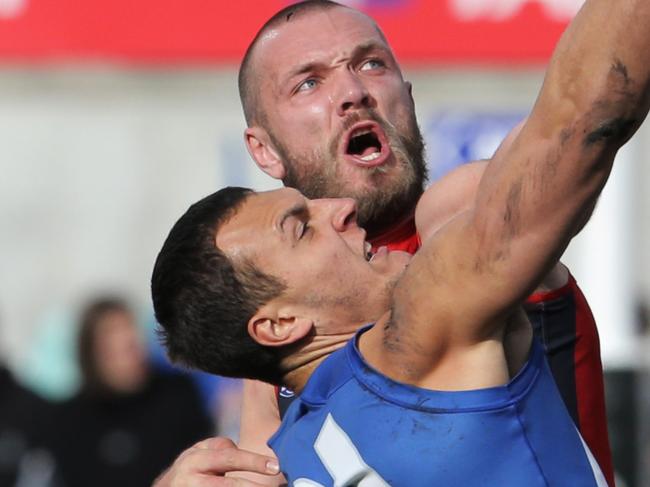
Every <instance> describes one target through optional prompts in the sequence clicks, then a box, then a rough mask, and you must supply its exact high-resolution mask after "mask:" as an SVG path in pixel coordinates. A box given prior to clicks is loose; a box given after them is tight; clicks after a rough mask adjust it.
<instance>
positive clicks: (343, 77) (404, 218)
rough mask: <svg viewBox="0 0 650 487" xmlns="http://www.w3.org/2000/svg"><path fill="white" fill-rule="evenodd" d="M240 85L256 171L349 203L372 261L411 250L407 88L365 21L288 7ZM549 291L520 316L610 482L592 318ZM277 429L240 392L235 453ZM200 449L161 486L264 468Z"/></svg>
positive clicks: (445, 191)
mask: <svg viewBox="0 0 650 487" xmlns="http://www.w3.org/2000/svg"><path fill="white" fill-rule="evenodd" d="M239 81H240V94H241V98H242V105H243V107H244V113H245V116H246V120H247V124H248V128H247V129H246V131H245V138H246V143H247V146H248V148H249V151H250V153H251V155H252V156H253V158H254V159H255V161H256V163H257V164H258V166H259V167H260V168H261V169H262V170H264V171H265V172H266V173H267V174H269V175H271V176H272V177H274V178H277V179H281V180H282V181H283V182H284V184H285V185H287V186H290V187H295V188H297V189H300V190H301V192H303V193H304V194H305V195H307V196H309V197H311V198H319V197H339V196H348V197H353V198H354V199H355V200H356V201H357V207H358V208H357V219H358V221H359V224H360V225H361V226H362V227H364V228H365V229H366V231H367V232H368V239H369V241H370V242H371V243H372V244H373V245H374V247H375V249H377V248H379V247H381V246H384V245H387V246H388V247H389V248H391V249H403V250H407V251H409V252H414V251H415V250H416V249H417V248H418V247H419V243H420V238H419V236H418V235H417V233H416V231H415V225H414V219H413V215H414V210H415V205H416V203H417V201H418V199H419V198H420V195H421V194H422V190H423V187H424V181H425V178H426V166H425V163H424V156H423V144H422V138H421V135H420V132H419V129H418V127H417V123H416V120H415V114H414V105H413V99H412V97H411V86H410V83H408V82H407V81H405V80H404V79H403V76H402V73H401V71H400V68H399V65H398V64H397V62H396V60H395V58H394V56H393V53H392V51H391V49H390V46H389V45H388V43H387V41H386V39H385V37H384V36H383V34H382V33H381V31H380V30H379V28H378V27H377V25H376V24H375V23H374V21H372V19H370V18H369V17H367V16H366V15H364V14H362V13H360V12H358V11H356V10H353V9H350V8H347V7H343V6H341V5H339V4H336V3H333V2H328V1H311V2H304V3H301V4H298V5H294V6H290V7H287V8H286V9H284V10H282V11H281V12H279V13H278V14H276V15H275V16H274V17H273V18H272V19H270V20H269V21H268V22H267V23H266V24H265V25H264V26H263V27H262V29H261V30H260V31H259V33H258V35H257V36H256V38H255V40H254V41H253V42H252V43H251V46H250V47H249V49H248V51H247V53H246V56H245V58H244V61H243V62H242V67H241V70H240V80H239ZM514 135H515V134H513V136H514ZM507 145H508V144H506V146H507ZM482 171H483V167H482V166H480V165H475V166H473V169H471V170H468V171H465V170H463V171H459V173H457V174H456V175H452V176H450V178H447V180H446V181H445V184H440V185H438V187H437V188H438V190H439V193H438V197H437V199H438V200H439V201H440V202H444V201H445V200H446V199H448V200H455V198H457V197H458V196H459V195H465V194H466V195H468V196H467V201H461V202H458V201H456V203H458V204H457V205H456V210H453V211H451V212H450V213H449V214H447V215H446V216H445V214H444V212H443V211H441V212H440V214H439V215H438V217H439V218H441V219H442V220H445V219H447V218H450V216H449V215H450V214H455V212H456V211H459V208H462V207H463V206H464V205H466V204H468V201H471V199H472V197H473V196H472V195H473V192H474V191H475V188H476V186H477V184H478V181H479V180H480V175H481V173H482ZM458 188H462V190H460V191H459V189H458ZM440 205H443V203H440ZM440 205H439V206H440ZM443 206H444V205H443ZM562 276H564V277H562ZM553 282H554V285H553V286H552V287H553V288H557V289H552V290H551V292H550V293H549V292H547V293H541V294H540V293H537V294H536V295H535V296H533V298H532V299H531V301H530V303H532V304H530V303H529V316H530V317H531V319H532V321H533V323H534V325H535V329H536V332H537V333H538V335H540V336H541V337H542V340H543V343H544V346H545V350H546V352H547V354H548V357H549V360H550V362H551V367H552V370H553V372H554V375H555V377H556V381H557V382H558V385H559V386H560V390H561V392H562V396H563V398H564V400H565V403H566V404H567V407H568V409H569V410H570V412H571V413H572V417H573V418H574V420H575V422H576V425H577V426H578V427H579V428H580V430H581V431H582V433H583V435H584V437H585V439H586V442H587V443H588V444H589V446H590V447H591V448H592V450H593V452H594V454H595V456H596V458H597V459H598V461H599V463H600V465H601V467H602V469H603V471H605V473H606V475H607V477H608V478H609V479H611V478H612V472H611V459H610V457H609V446H608V442H607V431H606V423H605V417H604V402H603V393H602V369H601V366H600V357H599V350H598V341H597V333H596V330H595V325H594V323H593V318H592V317H591V314H590V312H589V309H588V306H587V305H586V302H585V301H584V297H583V296H582V294H581V293H580V291H579V289H578V288H577V286H576V284H575V281H573V279H572V278H570V277H568V275H567V274H561V275H560V277H559V278H557V279H556V280H555V281H553ZM546 291H548V289H546ZM567 343H569V344H570V345H569V346H568V347H566V346H565V345H566V344H567ZM558 344H561V345H558ZM574 357H580V361H578V362H574V360H573V359H574ZM585 411H586V413H585ZM278 425H279V413H278V405H277V400H276V395H275V392H274V391H273V389H272V388H271V387H269V386H266V385H263V384H260V383H254V382H248V383H247V384H246V385H245V398H244V408H243V411H242V432H241V441H240V446H241V447H242V448H244V449H246V450H250V451H254V452H260V453H267V454H268V453H270V451H269V450H268V448H267V447H266V445H265V442H266V440H267V439H268V437H269V436H270V435H271V434H272V433H273V432H274V431H275V429H276V428H277V426H278ZM200 446H201V448H196V449H192V450H190V451H188V452H186V453H185V454H184V455H183V456H182V457H181V458H180V459H179V461H177V463H176V464H175V465H174V468H172V469H171V470H170V471H169V472H168V474H167V476H165V477H163V478H162V479H161V481H160V482H161V483H160V484H159V485H165V484H163V483H162V482H164V481H165V480H166V479H169V478H171V477H172V476H173V475H176V474H178V472H179V471H181V472H183V473H184V474H186V478H189V477H187V476H188V475H206V472H209V473H212V474H214V475H217V474H218V475H220V474H222V473H223V472H226V471H229V470H235V469H241V470H250V471H260V472H265V471H266V470H265V468H266V467H265V466H266V462H267V461H270V459H269V458H266V457H261V456H254V455H252V454H250V453H249V452H247V451H242V450H236V449H235V447H234V445H232V443H228V442H227V441H226V440H223V439H213V440H208V441H207V442H205V443H202V444H201V445H200ZM224 452H225V453H224ZM224 457H227V458H228V460H229V462H227V465H224V464H223V462H222V461H221V460H222V458H224ZM233 459H234V460H233ZM206 466H207V467H209V468H207V467H206ZM202 469H203V470H202ZM266 472H267V473H268V471H266ZM175 478H177V479H178V478H182V477H181V476H180V475H176V477H175ZM256 481H258V482H270V483H273V482H275V480H274V478H273V477H269V478H260V477H257V478H256ZM168 485H172V484H168ZM174 485H175V484H174Z"/></svg>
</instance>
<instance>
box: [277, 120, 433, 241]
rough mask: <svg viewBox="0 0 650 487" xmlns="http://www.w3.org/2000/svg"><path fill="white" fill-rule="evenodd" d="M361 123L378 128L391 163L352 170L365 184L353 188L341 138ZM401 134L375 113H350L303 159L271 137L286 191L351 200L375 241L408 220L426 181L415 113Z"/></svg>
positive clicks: (361, 222) (363, 225)
mask: <svg viewBox="0 0 650 487" xmlns="http://www.w3.org/2000/svg"><path fill="white" fill-rule="evenodd" d="M362 120H372V121H375V122H376V123H378V124H379V125H380V126H381V128H382V129H383V131H384V133H385V134H386V138H387V139H388V145H389V146H390V150H391V151H392V153H393V156H394V158H391V159H389V161H387V162H386V163H385V164H382V165H380V166H375V167H362V166H358V165H355V170H356V171H362V172H364V173H365V174H364V175H363V176H362V177H363V180H364V181H365V183H364V184H362V185H359V184H356V185H355V184H354V182H352V183H350V182H348V181H346V176H345V174H344V172H343V168H344V167H345V165H350V164H353V163H351V162H349V161H347V160H343V159H342V158H340V157H338V154H339V150H340V148H339V147H340V144H341V140H342V138H343V137H344V133H345V132H346V131H347V130H348V129H349V128H350V127H352V126H353V125H354V124H355V123H358V122H359V121H362ZM403 132H404V133H400V131H399V130H398V129H397V128H396V127H394V126H393V125H392V124H390V123H389V122H387V121H386V120H384V119H383V118H382V117H380V116H379V115H378V114H377V113H376V112H375V111H374V110H367V111H365V113H360V112H356V113H354V114H351V115H350V116H349V117H348V118H347V119H346V120H345V122H344V123H343V126H342V127H341V129H340V131H339V132H338V133H337V134H336V135H335V136H334V137H332V139H331V140H330V142H329V143H328V144H327V146H326V147H316V148H314V150H312V151H311V152H310V153H307V154H295V153H292V152H291V150H290V149H288V147H287V146H286V145H285V144H283V143H281V142H280V141H279V140H278V139H277V138H276V137H275V136H274V134H273V133H269V136H270V137H271V140H272V141H273V143H274V145H275V148H276V149H277V151H278V152H279V155H280V157H281V158H282V160H283V161H284V165H285V170H286V175H285V177H284V178H283V180H282V182H283V183H284V185H285V186H287V187H291V188H296V189H298V190H299V191H300V192H301V193H303V194H304V195H305V196H306V197H307V198H310V199H316V198H341V197H348V198H354V199H355V200H356V201H357V221H358V223H359V226H361V227H363V228H365V229H366V231H367V232H368V234H369V235H370V236H371V237H374V236H376V235H377V234H380V233H381V232H382V231H385V230H386V229H387V228H390V227H392V226H394V224H395V223H398V222H400V221H401V220H403V219H404V217H405V216H408V215H409V214H410V212H412V211H413V209H414V208H415V205H416V204H417V202H418V200H419V199H420V196H421V195H422V191H423V190H424V183H425V181H426V178H427V167H426V163H425V161H424V141H423V139H422V134H421V132H420V129H419V127H418V125H417V121H416V120H415V115H414V114H413V115H412V116H411V118H410V120H409V121H408V127H407V129H406V130H405V131H403ZM393 166H396V167H393ZM346 169H347V168H346ZM357 179H360V178H357ZM359 186H361V187H359Z"/></svg>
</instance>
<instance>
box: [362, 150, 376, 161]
mask: <svg viewBox="0 0 650 487" xmlns="http://www.w3.org/2000/svg"><path fill="white" fill-rule="evenodd" d="M379 156H380V153H379V152H373V153H372V154H368V155H367V156H364V157H362V158H361V160H362V161H365V162H370V161H374V160H375V159H377V158H378V157H379Z"/></svg>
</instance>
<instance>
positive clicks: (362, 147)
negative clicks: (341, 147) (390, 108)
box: [345, 122, 389, 167]
mask: <svg viewBox="0 0 650 487" xmlns="http://www.w3.org/2000/svg"><path fill="white" fill-rule="evenodd" d="M388 153H389V151H388V144H387V140H386V135H385V134H384V131H383V130H382V129H381V127H380V126H379V125H378V124H377V123H375V122H370V123H368V122H362V123H359V124H356V125H355V126H354V127H352V129H350V131H349V133H348V137H347V139H346V144H345V155H346V156H348V157H349V158H350V159H352V160H353V161H354V162H355V163H356V164H359V165H362V166H368V167H373V166H378V165H379V164H382V163H383V162H384V161H385V160H386V158H387V157H388Z"/></svg>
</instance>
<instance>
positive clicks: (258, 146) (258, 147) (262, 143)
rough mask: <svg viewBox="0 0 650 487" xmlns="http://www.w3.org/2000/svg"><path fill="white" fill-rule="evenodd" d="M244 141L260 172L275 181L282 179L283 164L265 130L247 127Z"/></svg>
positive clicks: (258, 127) (283, 174)
mask: <svg viewBox="0 0 650 487" xmlns="http://www.w3.org/2000/svg"><path fill="white" fill-rule="evenodd" d="M244 140H245V142H246V148H247V149H248V153H249V154H250V155H251V157H252V158H253V159H254V160H255V162H256V163H257V165H258V167H259V168H260V169H261V170H262V171H264V172H265V173H266V174H268V175H269V176H271V177H272V178H275V179H283V178H284V176H285V170H284V164H283V162H282V159H281V158H280V156H279V155H278V152H277V150H276V149H275V147H274V146H273V144H272V143H271V138H270V137H269V134H268V132H267V131H266V130H264V129H263V128H262V127H260V126H254V127H248V128H247V129H246V130H245V131H244Z"/></svg>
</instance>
